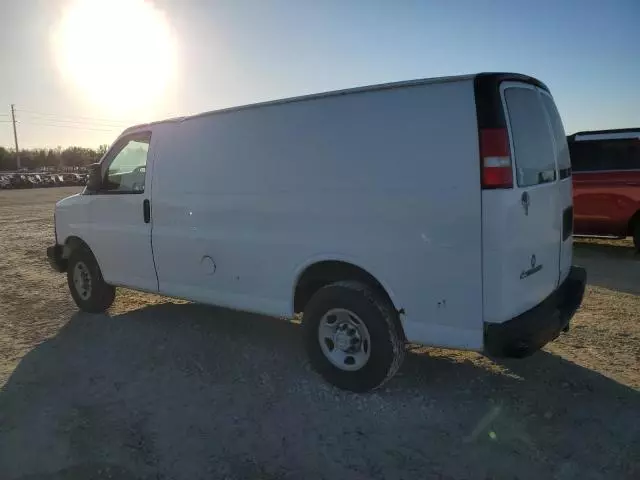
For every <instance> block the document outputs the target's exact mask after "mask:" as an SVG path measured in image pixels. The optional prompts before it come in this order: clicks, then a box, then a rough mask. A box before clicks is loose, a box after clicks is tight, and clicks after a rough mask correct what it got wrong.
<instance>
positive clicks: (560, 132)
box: [540, 93, 571, 179]
mask: <svg viewBox="0 0 640 480" xmlns="http://www.w3.org/2000/svg"><path fill="white" fill-rule="evenodd" d="M540 97H541V98H542V104H543V105H544V108H545V110H546V111H547V115H549V121H550V123H551V130H552V131H553V139H554V143H555V146H556V158H557V159H558V171H559V172H560V179H563V178H567V177H568V176H570V175H571V158H570V156H569V145H567V136H566V134H565V132H564V126H563V125H562V119H561V118H560V114H559V113H558V109H557V107H556V104H555V103H554V101H553V99H552V98H551V97H550V96H549V95H546V94H544V93H543V94H541V95H540Z"/></svg>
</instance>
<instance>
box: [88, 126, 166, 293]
mask: <svg viewBox="0 0 640 480" xmlns="http://www.w3.org/2000/svg"><path fill="white" fill-rule="evenodd" d="M150 144H151V132H136V133H133V134H130V135H126V136H124V137H122V138H120V139H119V140H118V141H117V142H116V143H115V144H114V146H113V147H112V148H111V150H110V151H109V152H108V153H107V154H106V155H105V157H104V159H103V160H102V162H101V167H100V168H101V173H102V183H101V186H100V188H99V190H97V191H95V192H92V193H91V200H90V202H89V232H88V235H89V238H88V241H87V243H88V244H89V247H90V248H91V250H92V251H93V254H94V255H95V257H96V259H97V260H98V264H99V265H100V269H101V270H102V275H103V277H104V279H105V281H106V282H107V283H110V284H113V285H118V286H126V287H131V288H136V289H140V290H146V291H151V292H155V291H157V290H158V281H157V277H156V270H155V266H154V263H153V252H152V250H151V203H150V201H151V191H150V187H151V168H150V167H151V162H150V155H149V150H150V148H149V147H150Z"/></svg>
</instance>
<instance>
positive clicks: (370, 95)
mask: <svg viewBox="0 0 640 480" xmlns="http://www.w3.org/2000/svg"><path fill="white" fill-rule="evenodd" d="M503 105H504V106H503ZM151 139H153V141H151ZM177 158H179V159H180V161H179V162H177V161H176V159H177ZM569 170H570V163H569V155H568V149H567V147H566V137H565V133H564V130H563V128H562V122H561V120H560V116H559V115H558V112H557V110H556V107H555V104H554V101H553V99H552V97H551V94H550V93H549V91H548V89H547V87H546V86H545V85H544V84H543V83H541V82H540V81H538V80H536V79H534V78H531V77H527V76H523V75H517V74H479V75H469V76H462V77H450V78H440V79H426V80H416V81H410V82H401V83H395V84H387V85H376V86H371V87H364V88H357V89H353V90H346V91H340V92H332V93H324V94H319V95H310V96H306V97H300V98H294V99H288V100H282V101H276V102H268V103H263V104H257V105H250V106H245V107H240V108H231V109H227V110H222V111H218V112H210V113H204V114H200V115H195V116H192V117H187V118H183V119H180V121H175V120H167V121H163V122H157V123H152V124H146V125H140V126H135V127H131V128H129V129H127V130H126V131H125V132H124V133H123V135H121V136H120V138H118V139H117V141H116V143H115V144H114V145H113V146H112V147H111V149H110V150H109V151H108V152H107V154H106V155H105V156H104V157H103V159H102V160H101V163H100V164H98V165H97V166H96V167H95V168H94V170H93V172H92V174H91V177H90V180H89V183H88V185H87V187H86V189H85V190H84V192H83V194H81V195H75V196H72V197H69V198H66V199H64V200H61V201H60V202H58V203H57V205H56V210H55V217H54V218H55V220H54V221H55V237H56V243H55V245H53V246H51V247H49V248H48V250H47V255H48V257H49V259H50V262H51V264H52V266H53V267H54V268H55V269H57V270H58V271H66V272H67V279H68V284H69V287H70V290H71V295H72V296H73V298H74V300H75V302H76V304H77V305H78V306H79V307H80V308H81V309H82V310H85V311H89V312H101V311H104V310H105V309H107V308H109V306H110V305H111V303H112V302H113V300H114V296H115V288H114V287H115V286H126V287H129V288H133V289H139V290H144V291H149V292H158V293H161V294H164V295H168V296H174V297H181V298H185V299H189V300H192V301H198V302H203V303H208V304H215V305H221V306H224V307H230V308H234V309H238V310H245V311H251V312H258V313H262V314H266V315H272V316H278V317H282V316H291V315H293V314H294V313H295V312H304V315H303V338H304V342H305V345H306V349H307V352H308V355H309V358H310V362H311V365H312V366H313V368H314V369H315V370H317V371H318V372H320V373H321V374H322V375H323V376H324V378H326V379H327V380H328V381H329V382H331V383H333V384H335V385H337V386H338V387H340V388H344V389H349V390H353V391H365V390H369V389H371V388H375V387H377V386H379V385H381V384H382V383H383V382H384V381H386V380H387V379H388V378H390V377H391V376H392V375H393V374H394V373H395V372H396V371H397V369H398V367H399V366H400V363H401V361H402V358H403V355H404V343H405V342H410V343H418V344H428V345H438V346H443V347H451V348H459V349H470V350H484V351H487V352H490V353H492V354H494V355H499V356H500V355H502V356H524V355H527V354H529V353H531V352H534V351H536V350H537V349H539V348H540V347H542V346H543V345H545V344H546V343H547V342H549V341H551V340H552V339H554V338H555V337H557V336H558V335H559V334H560V332H561V331H563V330H565V329H567V328H568V325H569V320H570V318H571V317H572V316H573V314H574V312H575V311H576V309H577V308H578V307H579V305H580V303H581V301H582V295H583V292H584V286H585V280H586V274H585V271H584V269H581V268H578V267H572V238H571V226H572V223H571V215H570V213H571V205H572V199H571V179H570V177H569V175H568V173H569ZM151 172H153V191H151V188H150V187H151V180H150V174H151ZM185 172H189V174H188V175H185ZM152 225H153V229H152V228H151V227H152Z"/></svg>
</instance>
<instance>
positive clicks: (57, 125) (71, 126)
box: [18, 120, 123, 133]
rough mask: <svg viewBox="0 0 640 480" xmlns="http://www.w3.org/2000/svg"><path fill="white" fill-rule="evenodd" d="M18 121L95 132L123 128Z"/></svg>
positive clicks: (119, 130)
mask: <svg viewBox="0 0 640 480" xmlns="http://www.w3.org/2000/svg"><path fill="white" fill-rule="evenodd" d="M18 123H23V124H27V125H37V126H40V127H57V128H71V129H76V130H92V131H94V132H110V133H113V132H121V131H122V130H123V128H118V127H114V128H94V127H93V126H80V125H60V124H56V123H45V122H33V121H23V120H20V121H19V122H18Z"/></svg>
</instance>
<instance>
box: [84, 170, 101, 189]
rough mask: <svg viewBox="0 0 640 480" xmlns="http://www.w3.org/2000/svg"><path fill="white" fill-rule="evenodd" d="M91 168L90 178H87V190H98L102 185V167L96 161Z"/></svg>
mask: <svg viewBox="0 0 640 480" xmlns="http://www.w3.org/2000/svg"><path fill="white" fill-rule="evenodd" d="M90 168H91V170H90V172H89V180H87V191H89V192H97V191H98V190H100V187H101V186H102V169H101V168H100V164H99V163H94V164H93V165H91V167H90Z"/></svg>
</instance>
